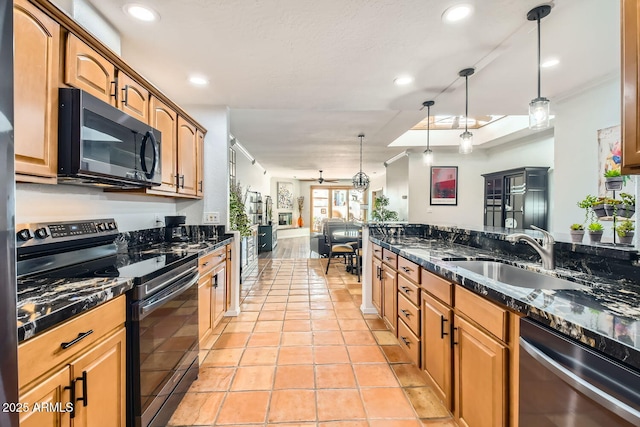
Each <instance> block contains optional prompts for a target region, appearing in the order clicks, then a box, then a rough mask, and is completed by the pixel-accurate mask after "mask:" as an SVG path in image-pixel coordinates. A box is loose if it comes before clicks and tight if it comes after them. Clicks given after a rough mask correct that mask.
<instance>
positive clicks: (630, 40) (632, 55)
mask: <svg viewBox="0 0 640 427" xmlns="http://www.w3.org/2000/svg"><path fill="white" fill-rule="evenodd" d="M639 14H640V10H639V4H638V1H637V0H623V1H622V2H621V14H620V17H621V32H620V33H621V55H620V56H621V59H622V66H621V81H622V164H621V172H622V174H624V175H626V174H638V173H640V129H638V123H639V122H640V108H639V105H638V103H640V95H639V94H638V89H639V88H638V86H639V82H638V77H639V76H638V67H639V66H640V52H639V50H640V34H639V33H638V31H639V26H640V22H639V21H640V15H639Z"/></svg>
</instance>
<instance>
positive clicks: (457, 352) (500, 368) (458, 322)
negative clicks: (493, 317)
mask: <svg viewBox="0 0 640 427" xmlns="http://www.w3.org/2000/svg"><path fill="white" fill-rule="evenodd" d="M453 339H454V350H453V353H454V367H455V369H454V396H455V401H454V416H455V418H456V421H457V423H458V425H460V426H465V427H496V426H506V425H507V390H508V387H507V347H506V346H505V345H504V344H503V343H501V342H500V341H498V340H497V339H495V338H493V337H491V336H490V335H489V334H487V333H485V332H484V331H482V330H481V329H479V328H477V327H475V326H474V325H472V324H471V323H470V322H468V321H466V320H465V319H463V318H462V317H459V316H456V317H455V319H454V337H453Z"/></svg>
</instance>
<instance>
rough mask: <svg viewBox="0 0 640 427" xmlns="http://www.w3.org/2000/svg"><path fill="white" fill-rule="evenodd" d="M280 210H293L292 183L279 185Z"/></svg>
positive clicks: (280, 183)
mask: <svg viewBox="0 0 640 427" xmlns="http://www.w3.org/2000/svg"><path fill="white" fill-rule="evenodd" d="M278 209H284V210H292V209H293V183H292V182H279V183H278Z"/></svg>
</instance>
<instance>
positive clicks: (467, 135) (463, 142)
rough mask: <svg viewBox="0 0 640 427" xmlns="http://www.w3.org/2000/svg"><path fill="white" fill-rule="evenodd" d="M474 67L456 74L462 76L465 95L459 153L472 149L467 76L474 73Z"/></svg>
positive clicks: (466, 152) (469, 151) (467, 152)
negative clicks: (462, 130)
mask: <svg viewBox="0 0 640 427" xmlns="http://www.w3.org/2000/svg"><path fill="white" fill-rule="evenodd" d="M475 71H476V69H475V68H465V69H464V70H461V71H460V72H459V73H458V75H459V76H460V77H464V85H465V96H464V132H462V133H461V134H460V145H459V146H458V152H459V153H460V154H469V153H471V152H472V151H473V134H472V133H471V132H469V129H468V124H469V76H471V75H473V73H475Z"/></svg>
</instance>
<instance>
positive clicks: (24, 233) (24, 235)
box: [18, 228, 33, 242]
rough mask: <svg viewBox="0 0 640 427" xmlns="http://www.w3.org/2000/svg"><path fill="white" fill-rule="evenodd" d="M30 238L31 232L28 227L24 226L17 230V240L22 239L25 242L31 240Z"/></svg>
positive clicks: (31, 237)
mask: <svg viewBox="0 0 640 427" xmlns="http://www.w3.org/2000/svg"><path fill="white" fill-rule="evenodd" d="M31 239H33V235H32V234H31V231H30V230H29V229H28V228H24V229H22V230H20V231H18V240H22V241H23V242H26V241H27V240H31Z"/></svg>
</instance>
